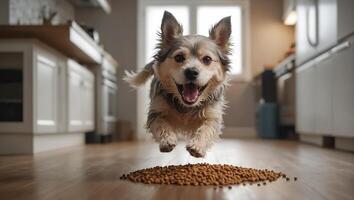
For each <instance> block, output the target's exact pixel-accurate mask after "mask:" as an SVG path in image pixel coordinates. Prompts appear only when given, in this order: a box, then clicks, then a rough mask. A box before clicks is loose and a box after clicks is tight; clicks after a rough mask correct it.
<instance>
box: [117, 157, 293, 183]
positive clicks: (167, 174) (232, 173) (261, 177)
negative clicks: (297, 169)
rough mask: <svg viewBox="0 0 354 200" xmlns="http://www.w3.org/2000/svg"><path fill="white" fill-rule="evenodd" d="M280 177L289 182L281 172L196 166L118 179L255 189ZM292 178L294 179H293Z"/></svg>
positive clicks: (147, 171) (146, 171)
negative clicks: (250, 187) (254, 187)
mask: <svg viewBox="0 0 354 200" xmlns="http://www.w3.org/2000/svg"><path fill="white" fill-rule="evenodd" d="M280 177H286V179H287V180H290V179H289V178H288V177H287V176H286V175H285V174H284V173H282V172H275V171H273V170H267V169H264V170H262V169H252V168H244V167H238V166H233V165H221V164H214V165H211V164H207V163H199V164H188V165H171V166H164V167H160V166H157V167H153V168H147V169H142V170H137V171H134V172H131V173H129V174H123V175H122V176H121V177H120V178H121V179H123V180H129V181H132V182H140V183H145V184H166V185H170V184H173V185H191V186H214V189H217V187H220V188H222V187H223V186H227V187H228V188H229V189H232V186H231V185H238V184H243V185H246V183H249V184H250V185H252V183H258V184H257V185H258V186H261V183H263V185H266V181H269V182H272V181H275V180H277V179H278V178H280ZM295 178H296V177H295ZM295 178H294V180H296V179H295Z"/></svg>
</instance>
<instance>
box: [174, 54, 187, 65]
mask: <svg viewBox="0 0 354 200" xmlns="http://www.w3.org/2000/svg"><path fill="white" fill-rule="evenodd" d="M185 59H186V58H185V57H184V56H183V55H182V54H178V55H176V56H175V61H176V62H178V63H183V61H184V60H185Z"/></svg>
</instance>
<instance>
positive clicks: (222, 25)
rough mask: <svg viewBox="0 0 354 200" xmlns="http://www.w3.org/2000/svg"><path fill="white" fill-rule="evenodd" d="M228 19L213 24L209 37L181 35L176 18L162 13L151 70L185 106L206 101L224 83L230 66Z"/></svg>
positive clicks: (197, 104) (164, 86) (229, 19)
mask: <svg viewBox="0 0 354 200" xmlns="http://www.w3.org/2000/svg"><path fill="white" fill-rule="evenodd" d="M230 34H231V18H230V17H226V18H223V19H221V20H220V21H219V22H218V23H217V24H216V25H214V26H213V27H212V28H211V30H210V32H209V37H205V36H201V35H187V36H183V28H182V26H181V25H180V24H179V23H178V22H177V20H176V19H175V17H174V16H173V15H172V14H171V13H169V12H166V11H165V13H164V16H163V19H162V24H161V33H160V37H161V38H160V43H159V44H158V46H157V48H158V53H157V54H156V55H155V56H154V58H155V60H156V64H155V65H154V73H155V76H156V78H157V79H158V80H159V81H160V82H161V84H162V87H163V88H164V90H166V91H167V92H168V93H169V94H172V95H173V97H174V98H177V99H178V101H179V102H180V103H181V104H182V105H184V106H186V107H194V106H199V105H200V104H201V103H203V102H206V101H208V100H209V99H210V98H211V97H213V95H215V94H214V93H215V92H216V90H217V89H218V88H219V87H220V86H222V85H223V84H225V76H226V72H227V71H228V68H229V63H230V61H229V59H228V54H229V53H230V43H229V39H230Z"/></svg>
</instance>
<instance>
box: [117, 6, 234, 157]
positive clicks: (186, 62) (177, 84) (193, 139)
mask: <svg viewBox="0 0 354 200" xmlns="http://www.w3.org/2000/svg"><path fill="white" fill-rule="evenodd" d="M230 20H231V19H230V17H226V18H223V19H222V20H220V22H218V23H217V24H216V25H215V26H213V27H212V28H211V30H210V33H209V37H205V36H201V35H187V36H183V35H182V34H183V28H182V26H181V25H180V24H179V23H178V22H177V20H176V19H175V18H174V16H173V15H172V14H171V13H169V12H166V11H165V13H164V16H163V19H162V24H161V33H160V41H159V43H158V44H157V49H158V52H157V54H156V55H155V56H154V60H153V61H151V62H150V63H148V64H147V65H146V66H145V67H144V68H143V69H142V70H141V71H140V72H138V73H132V72H126V76H125V78H124V80H126V81H127V82H128V83H129V84H130V85H132V86H133V87H138V86H140V85H142V84H144V83H145V82H146V81H147V80H148V79H149V78H150V77H153V79H152V82H151V88H150V99H151V102H150V108H149V114H148V119H147V122H146V128H147V129H148V130H149V131H150V132H151V133H152V135H153V137H154V139H155V140H156V141H157V142H158V143H159V144H160V151H161V152H170V151H172V150H173V148H174V147H175V146H176V145H177V138H178V135H183V136H184V137H185V138H187V139H188V144H187V146H186V149H187V150H188V151H189V153H190V154H191V155H192V156H195V157H204V156H205V154H206V151H207V149H208V148H209V147H210V146H211V145H212V144H213V143H214V142H215V140H217V139H218V138H219V135H220V134H221V129H222V127H223V119H222V115H223V113H224V112H223V111H224V108H225V101H224V92H225V88H226V85H227V79H226V73H227V71H228V69H229V64H230V61H229V58H228V55H229V54H230V43H229V39H230V34H231V21H230ZM191 69H193V70H195V71H196V72H197V75H196V77H195V79H191V78H189V77H188V75H187V74H186V71H188V70H191Z"/></svg>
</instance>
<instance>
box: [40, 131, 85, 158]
mask: <svg viewBox="0 0 354 200" xmlns="http://www.w3.org/2000/svg"><path fill="white" fill-rule="evenodd" d="M83 144H85V134H84V133H59V134H45V135H34V137H33V153H39V152H43V151H50V150H55V149H61V148H65V147H71V146H77V145H83Z"/></svg>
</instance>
